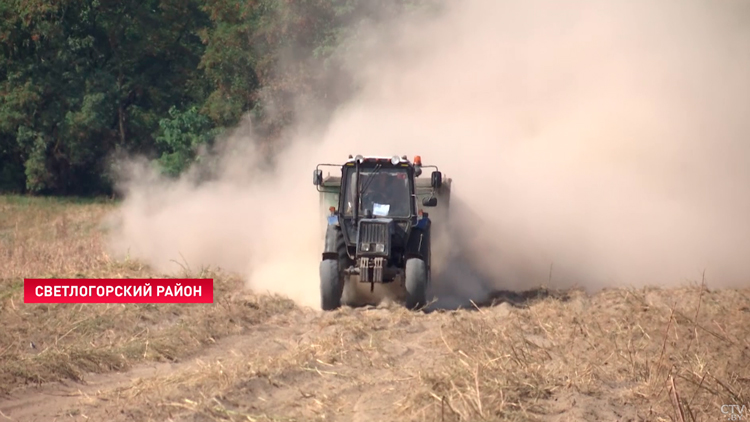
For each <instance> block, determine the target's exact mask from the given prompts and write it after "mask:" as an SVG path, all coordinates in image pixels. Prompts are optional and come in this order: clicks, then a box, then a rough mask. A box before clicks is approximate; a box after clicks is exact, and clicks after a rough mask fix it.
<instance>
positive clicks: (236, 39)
mask: <svg viewBox="0 0 750 422" xmlns="http://www.w3.org/2000/svg"><path fill="white" fill-rule="evenodd" d="M413 3H415V2H414V1H411V2H409V1H406V0H402V1H399V0H389V1H387V2H386V1H384V0H4V1H3V2H0V48H1V49H2V54H0V192H19V193H30V194H54V195H70V194H74V195H96V194H102V193H109V192H111V189H112V180H111V178H110V176H109V175H108V172H107V168H108V167H107V165H108V161H107V160H108V157H112V156H113V154H118V153H127V154H133V153H136V154H142V155H146V156H149V157H152V159H153V160H154V162H155V163H157V164H158V166H159V167H160V168H161V169H162V171H163V172H164V173H165V174H169V175H178V174H180V172H182V171H183V170H184V169H185V168H186V167H187V166H188V165H189V164H190V163H191V162H192V161H193V160H194V159H195V154H196V151H197V149H198V148H199V147H200V146H201V145H210V144H211V142H212V141H213V140H214V139H216V137H217V136H218V135H220V134H221V133H223V132H224V131H226V130H227V129H231V128H232V127H234V126H236V125H237V124H238V122H239V121H240V119H241V118H242V117H243V116H246V115H249V116H250V117H251V118H252V120H253V124H254V129H255V130H256V131H257V136H258V137H259V138H260V139H263V140H265V141H267V142H274V140H275V139H276V138H277V137H278V135H279V133H280V131H281V130H282V129H283V128H284V127H286V126H287V125H289V124H290V123H291V122H293V121H294V119H295V116H294V101H295V99H298V98H300V96H301V95H302V96H308V97H309V98H322V97H323V96H324V95H325V96H326V98H328V96H330V95H334V98H332V99H331V98H328V101H330V102H336V101H340V100H341V99H343V98H344V97H346V95H347V94H348V90H346V89H344V90H341V92H338V91H332V90H328V89H327V88H326V87H327V86H328V85H330V84H328V82H330V83H333V81H334V80H335V83H336V85H337V86H340V85H341V79H342V77H343V75H341V74H337V72H336V71H335V70H336V68H337V66H340V63H337V62H336V60H335V56H334V55H333V54H332V52H333V51H334V50H335V47H336V46H337V45H339V44H340V43H341V42H342V40H344V39H346V38H347V37H354V36H356V33H357V28H358V26H359V25H362V24H363V22H367V21H377V20H379V19H380V20H382V19H385V18H387V17H388V16H394V15H398V14H399V13H403V12H404V11H405V10H406V8H409V7H414V6H415V4H413ZM284 57H294V61H293V64H294V65H289V66H281V65H280V64H281V63H282V60H283V58H284ZM327 79H330V81H327ZM336 95H338V96H339V97H341V98H336ZM271 110H272V112H271Z"/></svg>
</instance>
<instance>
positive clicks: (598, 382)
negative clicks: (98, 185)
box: [0, 199, 750, 422]
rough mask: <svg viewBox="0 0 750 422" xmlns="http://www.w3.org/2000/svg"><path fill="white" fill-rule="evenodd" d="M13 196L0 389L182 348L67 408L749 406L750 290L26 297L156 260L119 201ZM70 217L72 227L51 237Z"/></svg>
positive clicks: (171, 413) (279, 413)
mask: <svg viewBox="0 0 750 422" xmlns="http://www.w3.org/2000/svg"><path fill="white" fill-rule="evenodd" d="M0 201H4V202H0V204H2V205H1V206H2V207H3V208H2V209H3V211H4V212H3V214H2V215H3V220H2V224H1V225H0V238H1V239H2V242H3V243H2V248H3V249H2V250H0V253H2V254H7V256H9V257H10V258H11V260H10V261H6V262H4V263H3V264H2V265H3V267H2V269H3V273H2V274H3V280H2V282H1V283H0V306H1V308H0V323H2V324H3V326H4V327H5V328H6V329H4V330H3V331H0V386H1V387H3V388H4V389H6V390H7V389H9V388H11V387H13V386H18V385H20V384H22V383H28V382H44V381H49V380H55V379H80V378H82V377H83V376H85V374H86V373H87V372H105V373H106V372H107V371H113V370H125V369H128V368H132V367H133V365H134V364H136V363H138V362H145V361H159V360H162V361H164V360H166V361H173V362H177V361H181V363H179V364H177V365H176V366H174V367H172V368H170V369H168V372H166V373H161V374H148V375H145V376H144V377H143V378H138V374H139V373H140V374H142V372H138V371H137V370H136V371H133V372H132V374H133V375H132V377H131V378H130V379H129V381H128V382H127V383H126V384H125V385H124V386H117V388H115V387H114V386H110V387H109V388H108V389H105V390H103V391H101V392H99V393H96V394H94V395H92V396H86V395H82V396H81V399H82V400H81V401H80V402H79V403H77V404H75V405H73V407H72V408H71V409H70V410H68V411H67V413H65V415H68V417H69V418H70V420H85V419H86V418H89V419H88V420H92V419H94V420H101V419H103V418H107V420H111V421H115V420H141V421H151V420H153V421H165V420H171V421H177V420H180V421H188V420H189V421H289V420H297V421H308V420H326V421H332V420H343V421H351V420H405V421H406V420H412V421H441V422H442V421H474V420H487V421H489V420H511V421H542V420H543V421H550V420H552V421H569V420H633V421H636V420H638V421H640V420H644V421H685V422H690V421H709V420H711V421H713V420H726V419H727V417H726V416H727V415H724V414H722V413H721V406H722V405H740V406H741V405H749V406H748V407H750V393H749V392H748V387H750V324H749V323H750V292H749V291H748V290H716V291H708V290H707V289H705V287H703V286H702V285H701V286H685V287H682V288H678V289H669V290H666V289H665V290H662V289H652V288H649V289H616V290H608V291H603V292H600V293H598V294H596V295H593V296H588V295H586V294H584V293H583V292H580V291H567V292H544V291H539V290H536V291H532V292H528V293H527V294H518V295H515V296H513V298H512V299H513V301H514V303H515V304H514V305H511V304H510V303H501V304H499V305H496V306H489V307H482V308H479V309H476V310H469V311H466V310H462V311H452V312H435V313H430V314H422V313H412V312H408V311H406V310H404V309H403V308H401V307H399V306H398V305H395V306H392V307H389V308H386V309H348V308H344V309H341V310H339V311H336V312H330V313H320V312H317V311H313V310H305V309H300V308H297V307H295V306H294V305H293V304H292V303H291V302H289V301H286V300H284V299H281V298H277V297H267V296H256V295H253V294H251V293H243V292H242V291H241V286H242V283H241V280H239V279H237V278H235V277H233V276H232V275H229V274H222V273H221V272H209V273H207V274H205V275H208V276H213V277H214V278H215V279H216V286H217V291H216V298H217V299H216V303H215V304H213V305H209V306H205V305H200V304H196V305H168V304H165V305H80V304H79V305H72V304H71V305H24V304H23V303H22V292H21V286H22V280H21V277H22V276H24V275H27V274H33V275H35V276H49V275H51V274H52V273H54V274H56V275H61V276H69V275H78V274H81V275H84V276H115V277H116V276H122V277H125V276H149V275H153V274H152V272H151V271H150V270H149V269H148V268H145V267H143V266H141V265H139V264H138V263H134V262H127V261H126V262H115V261H112V260H111V259H109V258H108V257H107V256H106V254H104V253H103V250H102V249H101V244H100V242H101V240H100V236H101V233H100V232H99V231H98V230H97V229H96V227H97V224H96V223H95V221H90V220H89V219H92V220H95V219H97V218H101V217H102V216H103V215H104V214H105V213H106V211H107V210H109V209H111V207H112V205H111V204H107V203H94V204H85V205H81V204H60V203H56V202H54V201H45V200H40V201H38V202H36V203H34V202H31V203H30V204H29V205H24V204H22V203H21V202H20V201H19V200H17V199H12V200H8V199H3V200H0ZM63 216H64V217H63ZM61 221H66V223H65V224H67V227H72V226H75V227H77V229H76V230H72V231H71V230H68V231H67V232H65V233H67V234H65V235H59V236H45V235H44V234H45V233H56V231H55V230H56V229H55V228H56V227H58V226H60V225H61V224H62V223H61ZM16 223H18V224H16ZM71 225H72V226H71ZM59 233H63V232H62V231H60V232H59ZM3 256H5V255H3ZM47 262H48V263H49V265H47V264H46V263H47ZM30 342H34V343H35V345H36V349H31V348H30V347H29V344H30ZM209 345H215V347H210V348H209V347H206V346H209ZM188 356H191V357H193V359H185V358H186V357H188ZM66 403H67V402H66ZM61 406H62V405H61ZM65 406H67V404H66V405H65ZM0 416H1V415H0ZM748 416H749V415H747V414H745V418H747V417H748Z"/></svg>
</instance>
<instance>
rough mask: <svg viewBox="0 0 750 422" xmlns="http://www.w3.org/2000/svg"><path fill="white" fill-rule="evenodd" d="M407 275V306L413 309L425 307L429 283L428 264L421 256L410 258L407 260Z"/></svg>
mask: <svg viewBox="0 0 750 422" xmlns="http://www.w3.org/2000/svg"><path fill="white" fill-rule="evenodd" d="M405 277H406V280H405V284H406V307H407V308H408V309H412V310H415V309H419V308H422V307H424V306H425V305H426V304H427V285H428V284H429V277H428V271H427V264H426V263H425V262H424V260H422V259H419V258H411V259H409V260H408V261H406V268H405Z"/></svg>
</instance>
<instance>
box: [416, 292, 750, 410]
mask: <svg viewBox="0 0 750 422" xmlns="http://www.w3.org/2000/svg"><path fill="white" fill-rule="evenodd" d="M748 322H750V298H749V297H748V293H747V291H740V292H738V291H714V292H708V291H706V290H705V289H704V288H702V287H693V288H682V289H674V290H658V289H645V290H637V291H636V290H612V291H606V292H603V293H600V294H598V295H596V296H594V297H593V298H591V299H589V298H587V297H585V296H584V295H582V294H577V295H572V296H571V297H570V298H568V299H565V300H560V299H558V298H551V299H547V300H543V301H540V302H538V303H536V304H533V305H531V306H529V307H528V308H527V309H518V310H514V311H513V312H511V313H509V314H508V316H507V317H504V318H503V317H499V315H498V313H497V312H489V311H482V312H476V313H473V314H465V313H464V314H456V316H455V317H453V318H451V321H449V322H447V323H446V324H445V325H444V327H443V328H442V330H443V334H442V338H443V340H444V348H445V350H446V352H447V365H445V366H439V367H437V368H436V369H435V370H433V371H431V372H430V373H429V374H428V375H425V376H424V377H423V383H424V388H423V390H422V391H420V392H419V393H417V394H415V395H414V396H413V397H412V398H413V400H414V405H415V406H416V407H418V405H420V404H425V405H428V410H427V411H426V412H425V415H428V414H432V415H435V414H441V415H443V416H442V417H441V419H440V420H496V419H498V418H503V419H506V420H549V419H550V418H552V419H554V416H555V415H556V414H559V416H560V417H561V420H573V419H580V420H619V418H620V417H626V416H627V417H630V418H631V420H684V421H698V420H717V419H720V418H721V417H722V416H724V415H722V414H721V411H720V408H721V406H722V405H724V404H737V405H750V393H748V387H750V353H749V350H750V343H748V339H750V326H748ZM430 402H432V404H431V406H429V404H430ZM678 413H679V415H678ZM425 419H426V420H434V419H430V418H429V417H425Z"/></svg>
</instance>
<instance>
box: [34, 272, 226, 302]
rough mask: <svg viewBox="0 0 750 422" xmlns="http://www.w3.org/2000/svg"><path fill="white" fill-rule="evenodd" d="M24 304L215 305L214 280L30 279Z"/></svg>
mask: <svg viewBox="0 0 750 422" xmlns="http://www.w3.org/2000/svg"><path fill="white" fill-rule="evenodd" d="M23 301H24V303H213V302H214V280H213V279H211V278H182V279H181V278H130V279H128V278H93V279H92V278H26V279H24V280H23Z"/></svg>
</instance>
